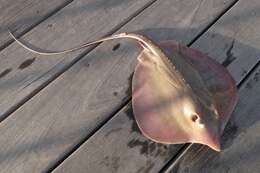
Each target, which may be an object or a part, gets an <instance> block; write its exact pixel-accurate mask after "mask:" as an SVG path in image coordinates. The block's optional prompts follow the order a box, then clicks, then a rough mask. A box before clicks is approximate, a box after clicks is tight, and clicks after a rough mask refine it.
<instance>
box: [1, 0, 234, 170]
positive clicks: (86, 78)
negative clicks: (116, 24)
mask: <svg viewBox="0 0 260 173" xmlns="http://www.w3.org/2000/svg"><path fill="white" fill-rule="evenodd" d="M138 2H140V1H138ZM232 2H233V1H227V2H226V1H221V2H220V1H218V2H217V1H213V0H211V1H199V0H195V1H190V0H186V1H179V0H178V1H172V0H168V1H158V2H157V3H155V4H153V6H152V7H150V8H148V9H146V10H145V11H144V12H143V13H142V14H141V15H139V16H138V17H136V18H135V19H134V20H132V21H131V22H130V23H129V24H127V25H126V26H125V27H124V28H123V29H121V30H120V32H122V31H136V30H138V31H140V30H142V31H140V32H145V33H146V34H147V35H149V36H151V37H152V38H154V39H155V40H164V39H176V40H178V41H180V42H183V43H184V44H187V43H189V42H190V41H191V40H193V39H194V38H195V37H196V36H197V35H198V34H199V33H200V32H201V31H202V30H203V29H204V28H205V27H207V25H208V24H209V23H211V21H212V20H214V18H215V17H216V16H218V15H219V13H220V12H221V11H222V10H223V9H225V8H226V7H227V6H228V5H229V4H230V3H232ZM71 4H72V3H71ZM133 6H134V4H133ZM135 6H136V4H135ZM114 8H116V7H114ZM114 8H113V10H115V9H114ZM132 8H133V7H132ZM162 9H163V10H162ZM63 10H66V8H65V9H63ZM63 10H62V11H63ZM122 11H124V14H125V13H126V12H125V10H123V9H122ZM64 13H65V12H64ZM115 13H116V14H117V15H118V12H117V11H116V12H115ZM65 14H66V13H65ZM172 14H174V15H172ZM62 15H64V14H63V13H61V14H58V16H59V17H56V19H55V20H53V21H50V23H51V22H54V23H55V24H54V25H53V27H54V26H56V27H59V30H58V29H57V31H56V29H53V30H51V29H49V30H47V31H48V32H50V31H52V32H53V33H56V34H57V35H56V37H55V38H57V39H56V40H53V39H54V38H53V37H54V36H55V35H54V34H51V36H48V35H47V31H45V30H46V28H45V30H43V29H39V30H40V31H39V32H38V27H37V31H33V32H31V33H30V34H27V35H28V36H27V37H28V38H29V39H30V40H32V41H33V42H36V41H37V40H36V38H37V37H38V38H39V37H41V34H43V36H45V37H44V39H43V40H41V41H39V44H38V42H37V43H34V44H38V45H39V46H41V47H43V46H44V45H47V44H49V46H50V47H53V48H52V49H55V48H58V47H61V48H64V47H65V46H66V47H70V46H71V45H73V44H76V43H78V42H79V41H83V40H84V39H85V38H87V37H88V36H85V35H88V33H91V30H86V34H85V35H82V33H83V31H84V29H85V27H87V26H88V25H87V24H84V25H83V24H82V23H84V21H87V19H84V16H80V17H78V18H76V17H75V18H76V19H74V18H73V19H74V20H75V21H74V20H73V19H71V18H72V17H70V18H67V19H66V20H65V19H63V18H62ZM73 15H74V14H73V13H72V14H71V16H73ZM85 15H86V14H85ZM89 15H90V14H89ZM96 15H97V14H96ZM93 17H97V16H95V15H94V16H92V18H93ZM110 17H111V16H110ZM114 17H118V18H120V19H121V18H122V16H116V15H115V16H114ZM60 18H62V19H60ZM83 19H84V20H83ZM49 20H51V18H50V19H49ZM49 20H48V21H49ZM59 20H62V21H63V20H64V23H65V24H67V25H69V23H71V24H70V25H72V24H74V23H76V24H77V27H76V28H74V30H76V29H77V32H76V31H74V30H73V28H71V30H70V29H69V31H70V32H69V31H67V30H65V29H68V28H69V27H67V26H66V25H65V24H64V23H62V22H60V21H59ZM106 20H108V19H107V18H106ZM118 20H119V19H118ZM65 21H66V22H65ZM104 21H105V19H102V18H101V19H100V18H99V20H97V22H98V24H100V25H101V26H99V27H100V28H99V27H98V28H99V29H100V30H101V29H104V30H105V25H109V24H110V23H109V24H107V23H105V24H102V23H101V22H104ZM46 22H47V21H46ZM57 23H58V24H57ZM88 24H89V25H91V21H89V23H88ZM46 25H47V24H46ZM46 25H45V24H44V26H42V27H43V28H44V27H45V26H46ZM64 25H65V26H64ZM78 25H79V26H78ZM82 25H83V26H82ZM95 26H96V27H97V24H95ZM39 27H41V26H40V25H39ZM53 27H52V28H53ZM106 27H108V26H106ZM64 28H65V29H64ZM91 28H92V29H93V30H94V28H93V25H92V27H91ZM61 31H62V32H63V33H60V32H61ZM102 31H103V30H102ZM102 31H100V32H102ZM93 32H94V31H93ZM44 34H45V35H44ZM63 34H64V38H61V36H63ZM66 34H68V35H69V36H71V37H70V39H69V40H68V41H66V40H67V39H68V38H69V37H65V35H66ZM73 34H75V36H74V35H73ZM99 34H100V33H99ZM58 36H59V37H58ZM74 37H76V38H75V39H74ZM83 37H84V38H83ZM89 37H90V38H89V40H91V39H94V37H97V36H96V35H95V34H94V33H93V35H89ZM77 39H78V40H77ZM51 41H53V42H51ZM58 43H59V45H56V44H58ZM63 43H64V44H63ZM118 43H120V46H119V48H118V49H116V47H118V46H115V45H117V44H118ZM61 44H62V45H61ZM134 47H136V45H135V44H131V42H129V41H119V40H117V41H114V42H111V43H104V44H102V45H101V46H100V47H99V48H98V49H96V50H95V51H94V52H91V53H90V54H88V56H86V57H84V59H82V60H80V61H79V62H78V63H77V64H75V65H74V66H73V67H72V68H71V69H70V70H68V71H67V72H65V73H64V74H63V75H62V76H60V77H59V78H58V79H57V80H55V81H54V82H52V83H51V84H50V85H49V86H48V87H46V88H45V89H44V90H42V91H41V92H40V93H38V94H37V95H36V96H35V97H34V98H32V99H31V100H30V101H28V102H27V103H26V104H25V105H23V106H22V107H21V108H20V109H19V110H17V111H16V112H15V113H14V114H12V115H11V116H10V117H8V118H7V119H6V120H5V121H3V122H2V123H1V126H0V130H1V133H2V135H1V136H0V141H1V140H4V141H5V143H3V142H2V143H0V151H1V153H2V155H3V157H2V158H3V160H2V162H1V169H2V170H4V171H9V172H11V171H16V170H22V171H25V172H33V171H35V172H39V171H41V170H43V171H45V170H47V169H49V168H50V167H52V166H53V164H55V163H56V162H57V161H58V160H59V159H61V158H63V156H64V155H66V154H67V153H69V152H70V151H71V149H72V148H73V147H74V146H75V145H77V144H78V143H79V142H81V141H82V140H84V139H85V138H86V137H87V136H88V135H89V134H90V133H91V132H92V130H93V129H95V128H96V127H97V126H98V125H99V124H101V123H102V122H103V121H104V120H105V119H106V118H108V117H109V116H110V114H112V113H113V112H114V111H115V110H116V109H117V108H118V107H120V105H121V104H122V102H124V101H125V98H127V97H129V96H130V93H129V92H128V91H129V80H128V78H129V76H130V75H131V73H132V72H133V69H134V66H135V63H136V56H137V54H138V52H139V51H138V50H137V49H136V48H134ZM13 48H17V47H15V46H14V47H13ZM113 49H114V51H113ZM115 49H116V50H115ZM9 52H10V51H9ZM15 52H16V53H15V55H14V56H11V55H10V56H9V57H10V58H11V57H17V54H18V53H20V54H21V55H22V56H21V57H23V58H24V59H25V57H26V56H29V58H28V59H29V60H27V61H29V62H32V61H33V60H34V59H33V56H35V55H33V54H30V53H28V52H26V51H25V50H23V49H19V50H16V51H15ZM75 56H76V55H75ZM75 56H74V54H73V56H72V55H67V56H64V58H66V57H71V58H69V59H64V60H61V59H59V58H57V57H56V58H57V59H52V58H50V57H49V59H47V58H45V59H40V58H36V59H35V61H34V62H33V64H32V65H30V66H29V67H28V68H23V70H22V71H25V72H26V70H27V73H28V74H31V75H32V78H33V79H34V80H32V79H30V80H32V81H31V82H30V83H29V84H28V86H27V87H25V89H26V88H29V89H31V90H32V89H34V88H35V86H37V84H39V83H42V82H45V81H46V80H48V78H49V77H50V76H51V75H53V74H55V73H57V71H58V70H59V68H61V67H62V66H64V64H66V63H68V62H70V61H71V59H72V58H73V57H75ZM23 61H24V60H23ZM56 63H57V65H56ZM18 64H19V63H18ZM20 64H21V65H17V66H23V65H22V64H26V63H21V62H20ZM28 64H30V63H28ZM50 65H52V67H53V66H54V65H56V66H54V67H53V68H51V67H49V68H47V67H48V66H50ZM46 69H51V72H49V73H47V74H45V75H44V76H41V77H40V78H38V80H36V79H37V78H36V79H35V78H34V77H35V76H34V73H39V74H43V72H46ZM32 72H33V73H32ZM17 75H18V76H19V74H17ZM18 79H20V78H18ZM130 80H131V79H130ZM14 86H17V84H16V85H14ZM22 86H24V83H22ZM21 88H23V87H21ZM31 90H29V91H31ZM19 93H24V89H22V90H21V91H20V92H19ZM125 123H127V124H128V126H131V124H132V122H131V121H129V120H128V121H126V122H125ZM14 124H15V125H14ZM126 133H128V131H126ZM134 135H140V134H138V133H137V134H134ZM11 136H14V137H11ZM8 137H9V138H8ZM126 140H127V141H128V142H130V141H131V139H126ZM141 142H142V141H141ZM132 143H133V144H132ZM132 143H131V144H130V146H132V147H133V150H127V152H126V151H122V150H118V151H121V152H122V154H123V153H124V152H126V155H125V158H126V160H125V163H124V164H121V166H124V165H125V168H127V167H126V164H127V162H129V159H130V161H131V157H129V156H128V155H127V154H128V153H129V152H130V151H135V152H133V154H134V153H136V154H138V153H139V149H137V148H138V146H137V147H135V146H136V143H138V141H137V142H134V141H133V142H132ZM144 143H145V144H144V145H146V143H148V144H149V145H150V143H149V142H144ZM120 144H122V143H120ZM126 144H127V142H126V143H123V145H126ZM106 145H107V144H106ZM151 145H152V146H154V144H151ZM126 146H127V145H126ZM155 147H157V148H158V149H156V151H154V153H153V154H152V155H154V156H155V157H159V155H165V156H161V157H160V161H158V160H159V158H158V160H156V158H155V157H153V158H154V159H152V158H151V159H150V160H151V161H150V162H148V163H147V164H148V165H147V166H146V167H144V165H145V164H146V162H147V161H148V160H147V158H146V157H145V156H144V157H135V159H136V162H135V163H139V164H136V165H135V164H134V163H133V166H132V168H135V170H136V171H138V169H148V168H149V167H150V166H151V165H153V164H155V163H156V164H155V165H156V166H154V167H153V168H151V169H152V170H156V169H159V168H160V166H161V165H162V164H163V162H165V161H166V159H168V158H170V155H167V154H163V152H164V151H165V152H168V150H167V148H165V146H162V145H159V146H157V145H156V146H155ZM114 149H115V148H114ZM176 149H178V148H176V146H173V148H172V149H171V152H170V153H174V151H176ZM157 150H158V151H157ZM108 151H109V150H108ZM111 151H113V148H111ZM144 152H146V151H144ZM157 152H158V154H157ZM132 156H134V155H132ZM138 156H139V155H138ZM149 164H150V166H149ZM93 166H94V165H93ZM143 167H144V168H143ZM11 168H12V169H11ZM109 169H113V168H109ZM121 169H124V167H121ZM83 170H84V169H83ZM129 171H130V170H129Z"/></svg>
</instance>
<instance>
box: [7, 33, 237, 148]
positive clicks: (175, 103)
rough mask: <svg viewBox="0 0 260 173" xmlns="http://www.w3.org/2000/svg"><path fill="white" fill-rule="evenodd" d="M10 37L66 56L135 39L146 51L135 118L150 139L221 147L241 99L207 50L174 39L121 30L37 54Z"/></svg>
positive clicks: (135, 85) (138, 74)
mask: <svg viewBox="0 0 260 173" xmlns="http://www.w3.org/2000/svg"><path fill="white" fill-rule="evenodd" d="M10 34H11V36H12V37H13V38H14V39H15V40H16V41H17V42H18V43H19V44H21V45H22V46H23V47H25V48H26V49H28V50H30V51H32V52H35V53H38V54H42V55H55V54H63V53H68V52H72V51H76V50H78V49H82V48H84V47H87V46H90V45H92V44H97V43H100V42H103V41H108V40H113V39H121V38H131V39H134V40H136V41H137V42H138V43H139V44H140V45H141V47H142V48H143V50H142V51H141V53H140V55H139V56H138V64H137V66H136V68H135V72H134V76H133V82H132V105H133V112H134V116H135V119H136V122H137V124H138V126H139V128H140V130H141V131H142V133H143V134H144V135H145V136H146V137H148V138H149V139H151V140H153V141H155V142H160V143H166V144H179V143H186V142H192V143H201V144H205V145H208V146H209V147H211V148H212V149H214V150H216V151H220V142H219V140H220V136H221V134H222V133H223V130H224V127H225V125H226V123H227V121H228V119H229V118H230V115H231V113H232V111H233V109H234V107H235V104H236V101H237V90H236V85H235V82H234V80H233V79H232V77H231V75H230V74H229V73H228V71H227V70H226V69H225V68H224V67H223V66H222V65H220V64H219V63H217V62H216V61H214V60H213V59H211V58H210V57H208V56H206V55H205V54H203V53H201V52H199V51H197V50H194V49H191V48H188V47H185V46H182V45H180V44H178V43H177V42H175V41H165V42H162V43H160V44H159V45H157V44H156V43H154V42H153V41H151V39H148V38H147V37H144V36H142V35H138V34H134V33H121V34H117V35H112V36H108V37H105V38H102V39H99V40H97V41H93V42H89V43H85V44H82V45H81V46H79V47H75V48H72V49H69V50H64V51H57V52H50V51H49V52H39V51H37V50H34V49H31V48H29V47H28V46H26V45H25V44H23V43H21V42H20V41H19V40H17V39H16V38H15V37H14V35H13V34H12V33H10Z"/></svg>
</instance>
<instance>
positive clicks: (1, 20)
mask: <svg viewBox="0 0 260 173" xmlns="http://www.w3.org/2000/svg"><path fill="white" fill-rule="evenodd" d="M71 1H72V0H54V1H53V0H47V1H41V0H16V1H7V0H0V16H1V17H0V26H1V27H0V50H1V49H2V48H3V47H5V46H6V45H8V44H10V43H11V40H12V39H11V37H10V36H9V34H8V32H7V28H8V27H9V28H12V29H13V31H15V33H16V34H17V35H21V34H23V33H24V32H26V31H28V30H29V29H31V28H32V27H33V26H35V25H37V24H38V23H40V22H41V21H43V20H44V19H46V18H47V17H48V16H50V15H51V14H53V13H54V12H57V11H58V10H59V9H61V8H62V7H64V6H66V5H67V4H68V3H70V2H71Z"/></svg>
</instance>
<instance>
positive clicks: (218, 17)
mask: <svg viewBox="0 0 260 173" xmlns="http://www.w3.org/2000/svg"><path fill="white" fill-rule="evenodd" d="M155 1H157V0H155ZM155 1H152V2H150V3H149V5H148V4H147V5H146V6H145V7H144V8H143V9H141V10H140V12H139V13H141V12H142V11H143V10H145V9H146V8H148V7H149V6H150V5H152V4H153V3H154V2H155ZM238 1H239V0H236V1H234V2H233V3H231V4H230V5H229V6H228V7H227V8H225V9H224V10H223V11H222V12H221V13H220V14H219V15H218V16H216V18H215V19H214V20H212V22H210V23H209V24H208V25H207V26H206V27H205V28H204V29H203V30H202V31H201V32H200V33H199V34H198V35H197V36H196V37H195V38H194V39H193V40H191V41H190V42H189V43H188V44H187V46H188V47H190V46H191V45H192V44H193V43H195V42H196V41H197V40H198V39H199V38H200V37H201V36H202V35H203V34H204V33H205V32H207V31H208V30H209V28H210V27H211V26H212V25H214V24H215V23H216V22H217V21H218V20H219V19H220V18H221V17H222V16H223V15H224V14H225V13H226V12H227V11H229V10H230V9H231V8H232V7H233V6H234V5H235V4H236V3H237V2H238ZM139 13H138V14H139ZM138 14H133V16H130V17H129V19H128V20H127V22H126V23H128V22H129V21H131V20H132V19H134V18H135V17H136V16H137V15H138ZM126 23H124V24H123V25H120V28H121V27H122V26H124V25H125V24H126ZM120 28H118V29H120ZM118 29H117V30H118ZM115 32H116V30H115ZM113 33H114V32H113V31H112V33H111V34H113ZM108 35H110V34H108ZM97 46H98V45H97ZM97 46H95V47H94V48H93V49H95V48H96V47H97ZM93 49H91V50H90V51H92V50H93ZM90 51H88V52H83V53H82V54H83V55H79V56H78V57H77V58H76V60H75V62H74V63H73V64H75V63H76V62H77V61H79V60H80V59H81V58H82V57H83V56H85V55H86V54H87V53H89V52H90ZM73 64H72V65H73ZM72 65H71V66H72ZM71 66H69V67H68V68H67V69H69V68H70V67H71ZM255 68H256V67H255V66H254V67H253V69H255ZM67 69H66V70H67ZM253 69H251V70H250V72H249V73H248V74H247V75H246V77H244V78H247V77H248V75H250V74H251V71H252V70H253ZM66 70H65V71H66ZM65 71H64V72H65ZM242 81H244V79H242ZM242 81H240V83H241V82H242ZM240 83H239V84H238V85H240ZM131 98H132V97H131V96H129V97H128V98H127V99H126V101H125V102H123V103H122V104H121V105H120V106H119V107H118V109H116V110H115V111H113V112H112V113H111V114H110V115H109V116H108V118H106V119H105V120H104V121H103V122H102V123H101V124H100V125H99V126H97V127H96V128H95V129H94V130H93V131H92V132H91V133H90V134H89V135H87V136H86V137H85V138H84V139H82V140H81V141H80V142H79V143H78V144H77V145H75V147H73V148H72V149H71V150H70V151H69V152H68V153H66V155H65V156H63V158H61V159H60V160H59V161H58V162H57V163H56V164H55V165H53V166H52V167H50V168H49V169H48V170H47V171H46V172H48V173H49V172H52V171H53V170H54V169H56V168H57V167H58V166H59V165H60V164H61V163H63V162H64V161H65V160H66V159H67V158H68V157H69V156H70V155H71V154H73V153H74V152H75V151H76V150H77V149H78V148H80V146H81V145H82V144H84V143H85V142H86V141H87V140H88V139H89V138H90V137H91V136H93V135H94V134H95V133H96V132H98V131H99V130H100V129H101V128H102V127H103V126H104V125H105V124H106V123H107V122H109V121H110V120H111V119H112V118H113V117H114V116H115V115H116V114H118V113H119V112H120V111H121V110H122V109H123V108H124V107H125V106H127V104H129V103H130V102H131ZM191 146H192V144H184V146H183V147H182V148H181V149H180V150H179V152H178V153H177V154H175V155H174V156H173V157H172V159H170V161H169V162H168V163H166V165H165V166H164V167H163V168H162V170H161V171H160V172H163V171H164V169H167V168H168V167H167V165H169V164H171V163H172V162H174V160H175V159H176V160H179V159H180V156H182V155H183V154H185V153H186V151H187V150H188V149H189V148H190V147H191ZM167 170H168V169H167Z"/></svg>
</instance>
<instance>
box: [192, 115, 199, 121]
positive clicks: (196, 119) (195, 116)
mask: <svg viewBox="0 0 260 173" xmlns="http://www.w3.org/2000/svg"><path fill="white" fill-rule="evenodd" d="M191 120H192V121H193V122H198V121H199V116H198V115H197V114H193V115H191Z"/></svg>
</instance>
